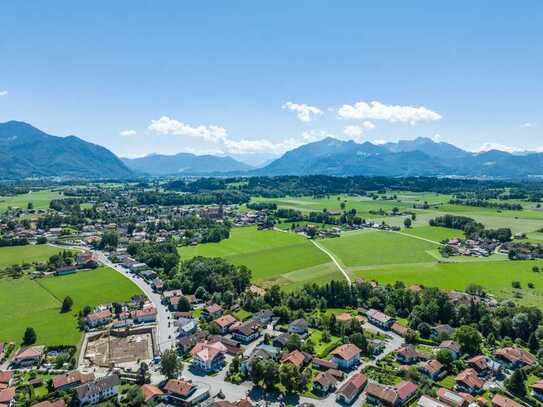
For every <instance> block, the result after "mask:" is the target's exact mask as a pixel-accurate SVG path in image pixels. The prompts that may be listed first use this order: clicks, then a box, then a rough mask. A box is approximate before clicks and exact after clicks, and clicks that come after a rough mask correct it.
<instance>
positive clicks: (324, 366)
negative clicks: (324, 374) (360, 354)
mask: <svg viewBox="0 0 543 407" xmlns="http://www.w3.org/2000/svg"><path fill="white" fill-rule="evenodd" d="M312 364H313V367H314V368H315V369H320V370H328V369H337V368H338V365H337V364H336V363H334V362H331V361H329V360H326V359H319V358H313V361H312Z"/></svg>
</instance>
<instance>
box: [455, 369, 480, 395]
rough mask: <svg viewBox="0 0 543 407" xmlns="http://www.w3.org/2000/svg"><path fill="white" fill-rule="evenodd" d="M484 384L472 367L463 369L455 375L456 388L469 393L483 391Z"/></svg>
mask: <svg viewBox="0 0 543 407" xmlns="http://www.w3.org/2000/svg"><path fill="white" fill-rule="evenodd" d="M484 384H485V382H484V380H483V379H481V378H479V376H478V375H477V372H476V371H475V370H474V369H472V368H468V369H466V370H463V371H461V372H460V373H458V375H457V376H456V388H457V390H459V391H463V392H466V393H469V394H479V393H481V392H482V391H483V386H484Z"/></svg>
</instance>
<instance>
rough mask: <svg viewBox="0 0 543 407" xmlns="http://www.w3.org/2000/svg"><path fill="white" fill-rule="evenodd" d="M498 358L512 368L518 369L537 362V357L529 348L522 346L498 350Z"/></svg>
mask: <svg viewBox="0 0 543 407" xmlns="http://www.w3.org/2000/svg"><path fill="white" fill-rule="evenodd" d="M494 356H495V357H496V359H498V360H499V361H500V362H501V363H503V364H504V365H505V366H507V367H508V368H510V369H518V368H520V367H524V366H532V365H535V364H536V363H537V359H536V357H535V356H534V355H532V354H531V353H530V352H528V351H527V350H524V349H522V348H514V347H506V348H501V349H498V350H496V352H495V353H494Z"/></svg>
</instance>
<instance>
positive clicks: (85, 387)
mask: <svg viewBox="0 0 543 407" xmlns="http://www.w3.org/2000/svg"><path fill="white" fill-rule="evenodd" d="M120 384H121V379H119V376H117V375H116V374H113V375H110V376H105V377H100V378H99V379H96V380H95V381H93V382H90V383H85V384H82V385H81V386H78V387H76V389H75V391H76V393H77V398H78V399H80V400H81V399H83V398H86V397H90V396H92V395H95V394H100V393H102V392H103V391H104V390H106V389H109V388H111V387H113V386H118V385H120Z"/></svg>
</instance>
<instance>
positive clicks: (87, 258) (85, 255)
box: [75, 251, 98, 268]
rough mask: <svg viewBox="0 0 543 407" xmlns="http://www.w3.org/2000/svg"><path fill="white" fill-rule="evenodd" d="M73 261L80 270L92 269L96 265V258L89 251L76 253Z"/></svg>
mask: <svg viewBox="0 0 543 407" xmlns="http://www.w3.org/2000/svg"><path fill="white" fill-rule="evenodd" d="M75 261H76V263H77V265H78V267H80V268H92V267H96V265H97V264H98V257H97V256H96V254H95V253H93V252H91V251H85V252H81V253H78V254H77V256H76V260H75Z"/></svg>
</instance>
